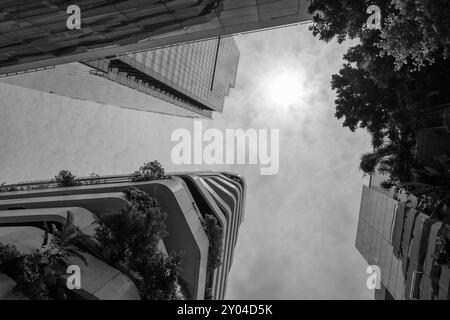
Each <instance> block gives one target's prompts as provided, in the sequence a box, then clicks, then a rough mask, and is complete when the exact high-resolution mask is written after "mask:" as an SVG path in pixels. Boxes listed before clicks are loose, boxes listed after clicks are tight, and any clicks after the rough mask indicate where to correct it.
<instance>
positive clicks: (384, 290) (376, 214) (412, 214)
mask: <svg viewBox="0 0 450 320" xmlns="http://www.w3.org/2000/svg"><path fill="white" fill-rule="evenodd" d="M448 232H449V230H448V229H447V227H446V226H445V225H444V224H443V223H442V222H441V221H438V220H435V219H432V218H431V217H430V216H428V215H426V214H424V213H422V212H420V211H418V210H416V209H415V208H414V203H411V202H407V201H406V199H405V198H402V196H401V195H400V197H397V196H395V197H394V195H393V194H392V193H390V192H387V191H385V190H383V189H382V188H381V187H380V186H378V185H377V184H376V183H372V184H371V185H370V186H364V187H363V192H362V198H361V208H360V213H359V221H358V230H357V234H356V248H357V249H358V251H359V252H360V253H361V255H362V256H363V257H364V259H365V260H366V261H367V263H368V264H369V265H372V266H377V267H378V268H379V270H380V272H381V273H380V274H379V275H378V276H379V277H381V279H379V280H380V287H379V288H378V289H377V290H376V291H375V298H376V299H426V300H430V299H444V300H448V299H449V295H448V291H449V288H450V268H449V267H448V266H446V265H442V264H438V263H437V262H436V260H435V255H436V254H437V252H438V250H439V238H440V237H441V236H445V235H447V234H448Z"/></svg>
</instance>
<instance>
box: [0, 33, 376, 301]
mask: <svg viewBox="0 0 450 320" xmlns="http://www.w3.org/2000/svg"><path fill="white" fill-rule="evenodd" d="M236 41H237V43H238V46H239V49H240V51H241V58H240V65H239V70H238V76H237V82H236V87H235V88H234V89H232V90H231V93H230V96H229V97H228V98H227V100H226V103H225V107H224V112H223V114H218V115H216V116H215V117H214V119H213V120H212V121H208V120H205V121H204V126H205V127H214V128H218V129H221V130H224V129H226V128H243V129H248V128H255V129H259V128H267V129H270V128H275V129H279V130H280V170H279V173H278V174H277V175H274V176H261V175H260V174H259V167H258V166H228V167H217V166H214V167H204V166H203V167H202V166H182V167H180V166H176V165H174V164H172V163H171V160H170V151H171V148H172V147H173V145H174V143H173V142H171V141H170V135H171V133H172V132H173V130H175V129H177V128H187V129H192V120H191V119H187V118H179V117H171V116H166V115H161V114H156V113H146V112H140V111H136V110H129V109H122V108H118V107H115V106H109V105H101V104H97V103H92V102H88V101H81V100H74V99H70V98H66V97H62V96H57V95H54V94H50V93H45V92H38V91H33V90H29V89H24V88H20V87H16V86H11V85H7V84H0V95H1V97H2V106H1V107H0V182H2V181H6V182H8V183H12V182H16V181H24V180H33V179H45V178H50V177H53V176H54V175H55V174H56V172H57V171H58V170H59V169H69V170H71V171H72V172H73V173H75V174H76V175H79V176H84V175H87V174H89V173H91V172H96V173H99V174H114V173H128V172H131V171H134V170H135V169H136V168H138V167H139V166H140V165H141V164H142V163H144V162H146V161H150V160H153V159H158V160H159V161H160V162H162V163H163V164H164V165H165V167H166V168H167V169H168V170H169V171H177V170H180V171H182V170H197V169H211V170H212V169H227V170H231V171H236V172H239V173H241V174H243V175H244V176H245V178H246V180H247V184H248V195H247V203H246V218H245V222H244V224H243V225H242V226H241V229H240V233H239V241H238V244H237V247H236V250H235V257H234V264H233V267H232V269H231V273H230V278H229V283H228V293H227V298H228V299H347V298H351V299H370V298H372V296H373V292H370V291H369V290H368V289H367V288H366V286H365V283H366V279H367V275H366V273H365V272H366V264H365V262H364V260H363V259H362V258H361V257H360V255H359V254H358V252H357V251H356V249H355V248H354V240H355V233H356V223H357V218H358V210H359V203H360V196H361V187H362V184H363V183H364V179H363V178H362V175H361V172H359V171H358V162H359V155H360V154H361V153H362V152H364V151H367V150H369V148H370V143H369V138H368V136H367V135H366V134H365V133H364V132H358V133H351V132H349V131H348V130H347V129H345V128H342V126H341V123H340V122H339V121H337V120H336V119H335V118H334V116H333V114H334V103H333V101H334V93H333V92H332V91H331V89H330V78H331V75H332V74H333V73H336V72H337V71H338V70H339V68H340V66H341V65H342V59H341V57H342V55H343V53H344V52H345V49H346V47H345V45H343V46H341V45H337V44H336V43H331V44H324V43H321V42H319V40H317V39H315V38H313V37H312V35H311V34H310V32H309V31H308V30H307V26H296V27H289V28H284V29H278V30H273V31H265V32H258V33H254V34H248V35H241V36H238V37H236Z"/></svg>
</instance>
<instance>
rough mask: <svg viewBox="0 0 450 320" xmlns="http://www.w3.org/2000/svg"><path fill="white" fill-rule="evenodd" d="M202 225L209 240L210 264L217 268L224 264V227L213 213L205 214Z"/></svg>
mask: <svg viewBox="0 0 450 320" xmlns="http://www.w3.org/2000/svg"><path fill="white" fill-rule="evenodd" d="M202 225H203V228H204V229H205V231H206V235H207V236H208V240H209V249H208V266H209V267H211V268H213V269H215V268H217V267H219V266H220V265H221V264H222V251H223V229H222V227H220V225H219V224H218V222H217V219H216V217H214V216H213V215H211V214H207V215H205V217H204V218H203V219H202Z"/></svg>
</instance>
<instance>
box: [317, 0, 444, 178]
mask: <svg viewBox="0 0 450 320" xmlns="http://www.w3.org/2000/svg"><path fill="white" fill-rule="evenodd" d="M414 1H415V0H414ZM414 1H413V0H408V1H405V2H414ZM416 2H417V4H415V6H416V7H415V8H416V9H414V10H416V11H418V10H419V9H417V8H418V6H419V3H423V5H425V3H426V6H427V8H437V7H436V6H439V5H442V3H440V1H436V3H433V4H432V3H431V2H430V1H427V0H417V1H416ZM402 3H403V1H402ZM369 4H370V5H371V4H376V5H378V6H379V7H380V8H381V11H382V15H383V16H384V17H391V18H393V17H400V18H399V19H400V20H401V19H403V20H404V19H408V18H407V17H406V14H407V13H408V12H410V11H411V10H413V9H411V8H410V7H411V4H409V5H408V6H406V7H402V8H399V6H402V5H401V4H400V1H397V0H392V1H370V3H369V1H360V0H338V1H336V0H312V1H311V5H310V7H309V12H310V13H314V12H316V11H317V10H318V11H320V14H319V13H318V14H315V15H314V23H313V25H312V27H311V28H310V29H311V30H312V32H313V34H314V35H315V36H318V37H319V38H320V39H321V40H324V41H326V42H329V41H331V40H332V39H333V38H336V39H337V41H338V42H343V41H344V40H345V39H358V40H359V43H358V44H357V45H355V46H353V47H351V48H349V49H348V51H347V53H346V54H345V55H344V61H345V64H344V66H343V68H342V69H341V70H340V72H339V74H337V75H333V77H332V81H331V85H332V88H333V89H334V90H335V91H336V95H337V97H336V100H335V103H336V113H335V116H336V117H337V118H338V119H343V125H344V127H348V128H349V129H350V130H351V131H355V130H356V129H357V128H364V129H367V130H368V132H369V133H370V135H371V137H372V147H373V151H372V152H370V153H366V154H364V155H362V157H361V164H360V168H361V170H362V171H363V172H365V173H369V174H371V173H373V172H375V171H379V172H382V173H387V174H388V175H389V176H390V177H391V183H394V182H396V181H400V180H405V179H406V180H408V179H409V171H410V168H411V166H414V165H415V163H414V159H413V154H412V149H413V147H414V144H415V135H416V132H417V131H418V130H419V129H421V128H424V127H426V126H427V123H428V118H427V117H428V115H427V111H426V110H427V108H429V107H431V106H433V105H435V104H436V103H439V102H443V101H450V95H449V92H448V91H449V90H448V89H446V86H447V84H448V83H449V81H450V78H449V74H450V63H449V61H447V60H445V59H444V58H442V57H439V54H438V51H437V49H436V50H435V52H427V54H428V55H429V56H430V57H431V56H433V57H434V58H433V63H432V64H429V65H426V66H423V67H422V68H420V70H419V68H415V65H414V61H412V60H411V59H407V60H403V62H404V63H405V64H406V66H404V67H402V68H398V67H397V68H396V66H397V65H398V59H399V56H396V55H395V54H393V53H392V52H388V49H389V45H388V44H389V43H392V44H397V45H399V46H402V50H404V52H409V51H410V50H411V48H412V47H411V46H409V47H408V46H406V45H403V44H401V41H399V40H398V39H399V38H401V37H402V36H403V35H402V32H400V31H401V30H400V29H395V28H391V29H389V28H390V27H389V26H390V24H389V23H390V22H389V21H388V22H386V23H385V24H387V26H388V28H387V30H388V32H385V31H383V32H381V31H379V30H368V29H367V28H366V27H365V23H366V20H367V16H368V15H367V14H366V9H367V7H368V6H369ZM400 9H402V10H403V11H401V10H400ZM402 12H403V13H402ZM411 12H412V11H411ZM415 14H418V13H417V12H416V13H415ZM424 14H428V13H424ZM436 14H437V13H436ZM447 17H448V16H447ZM389 19H390V18H389ZM435 20H436V21H438V20H439V19H437V18H435ZM417 23H418V24H421V26H420V27H418V26H417V28H419V29H420V28H422V29H424V28H426V26H425V23H424V22H421V21H418V22H417ZM439 23H440V25H441V28H440V29H439V30H444V29H445V28H444V27H445V26H446V23H447V22H445V21H444V20H442V19H441V20H440V21H439ZM384 27H385V26H384ZM417 28H416V29H415V28H413V27H412V25H410V30H408V32H410V33H411V34H413V33H414V32H417ZM422 29H420V30H422ZM396 30H397V31H396ZM445 30H446V29H445ZM447 36H448V33H442V37H441V38H442V39H444V38H445V37H447ZM442 39H441V40H439V41H440V42H442V43H445V41H446V40H445V39H444V40H442ZM410 40H411V39H409V40H404V41H410ZM411 41H412V40H411ZM408 43H409V42H408ZM412 54H414V52H413V51H412ZM386 186H387V184H386Z"/></svg>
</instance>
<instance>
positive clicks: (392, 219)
mask: <svg viewBox="0 0 450 320" xmlns="http://www.w3.org/2000/svg"><path fill="white" fill-rule="evenodd" d="M397 210H399V206H398V204H397V201H395V200H394V199H392V198H391V197H389V196H388V195H386V194H383V193H382V192H380V191H379V190H377V189H375V188H369V187H367V186H364V188H363V193H362V199H361V208H360V215H359V221H358V231H357V234H356V248H357V249H358V250H359V252H360V253H361V255H362V256H363V257H364V258H365V259H366V261H367V263H368V264H369V265H377V266H379V267H380V270H381V275H380V276H381V282H382V283H383V285H384V287H385V288H386V289H387V290H388V291H389V292H390V293H391V295H392V296H393V297H394V298H395V299H403V298H404V281H405V277H404V274H403V271H402V261H401V260H400V259H399V258H398V257H397V256H396V255H395V254H394V250H395V248H394V241H393V240H394V234H395V232H394V230H395V228H394V226H395V223H396V217H397V216H398V215H397V214H396V213H397Z"/></svg>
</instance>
